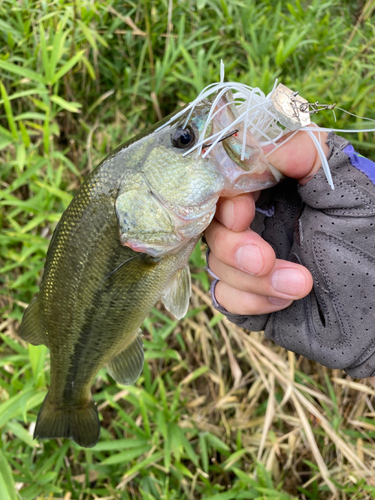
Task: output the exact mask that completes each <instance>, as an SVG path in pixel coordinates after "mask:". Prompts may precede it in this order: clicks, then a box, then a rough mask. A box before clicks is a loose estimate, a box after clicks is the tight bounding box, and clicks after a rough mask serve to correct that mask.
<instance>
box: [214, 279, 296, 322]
mask: <svg viewBox="0 0 375 500" xmlns="http://www.w3.org/2000/svg"><path fill="white" fill-rule="evenodd" d="M215 298H216V300H217V301H218V303H219V304H220V305H221V306H223V307H225V309H226V310H227V311H228V312H230V313H232V314H241V315H246V316H253V315H256V314H268V313H272V312H275V311H279V310H280V309H285V308H286V307H289V306H290V304H291V303H292V302H293V300H285V299H277V298H273V299H272V300H273V301H274V303H272V302H270V299H269V298H268V297H265V296H263V295H258V294H255V293H250V292H244V291H242V290H238V289H237V288H233V287H231V286H230V285H228V284H227V283H224V282H223V281H219V282H218V283H217V285H216V287H215Z"/></svg>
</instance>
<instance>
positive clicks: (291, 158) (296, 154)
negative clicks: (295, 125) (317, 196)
mask: <svg viewBox="0 0 375 500" xmlns="http://www.w3.org/2000/svg"><path fill="white" fill-rule="evenodd" d="M312 130H313V128H312ZM314 135H315V137H316V138H317V139H318V141H320V144H321V146H322V149H323V151H324V154H325V155H326V156H328V153H329V147H328V146H327V144H326V141H327V136H328V134H327V133H326V132H315V134H314ZM269 150H270V149H269V148H268V151H269ZM265 153H267V150H265ZM267 159H268V161H269V162H270V163H271V164H272V165H273V166H274V167H276V168H277V170H279V171H280V172H281V173H282V174H284V175H285V176H287V177H292V178H293V179H299V180H300V181H301V182H300V183H301V184H303V183H306V182H308V180H309V179H310V178H312V177H313V176H314V175H315V174H316V173H317V171H318V170H319V169H320V167H321V165H322V162H321V159H320V156H319V153H318V150H317V149H316V146H315V144H314V143H313V140H312V139H311V137H310V136H309V134H307V132H303V131H302V132H298V134H296V135H294V136H293V137H292V138H291V139H289V140H288V141H287V142H286V143H285V144H284V145H282V146H280V147H279V148H278V149H277V150H276V151H275V152H274V153H272V154H270V155H269V156H268V157H267Z"/></svg>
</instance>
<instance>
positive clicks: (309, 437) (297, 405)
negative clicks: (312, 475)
mask: <svg viewBox="0 0 375 500" xmlns="http://www.w3.org/2000/svg"><path fill="white" fill-rule="evenodd" d="M291 397H292V401H293V403H294V407H295V409H296V410H297V414H298V416H299V418H300V420H301V423H302V427H303V429H304V431H305V434H306V439H307V442H308V443H309V446H310V449H311V451H312V454H313V455H314V458H315V460H316V463H317V465H318V467H319V470H320V473H321V475H322V478H323V479H324V482H325V483H326V485H327V486H328V488H329V489H330V490H331V492H332V493H333V494H337V489H336V488H335V485H334V484H333V483H332V482H331V480H330V478H329V472H328V469H327V466H326V464H325V463H324V460H323V457H322V455H321V453H320V451H319V448H318V446H317V444H316V441H315V438H314V434H313V431H312V430H311V426H310V424H309V421H308V420H307V418H306V414H305V412H304V411H303V409H302V406H301V404H300V402H299V401H298V399H297V396H296V394H295V393H294V392H293V393H292V395H291Z"/></svg>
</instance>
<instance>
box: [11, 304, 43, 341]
mask: <svg viewBox="0 0 375 500" xmlns="http://www.w3.org/2000/svg"><path fill="white" fill-rule="evenodd" d="M18 335H19V336H20V337H21V339H22V340H24V341H25V342H29V344H33V345H40V344H44V345H47V341H46V340H47V338H46V335H45V332H44V328H43V325H42V316H41V313H40V308H39V301H38V295H37V296H36V297H34V298H33V300H32V301H31V302H30V304H29V307H28V308H27V309H26V311H25V313H24V315H23V318H22V323H21V326H20V329H19V330H18Z"/></svg>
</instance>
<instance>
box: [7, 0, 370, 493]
mask: <svg viewBox="0 0 375 500" xmlns="http://www.w3.org/2000/svg"><path fill="white" fill-rule="evenodd" d="M374 7H375V2H374V1H373V0H372V1H367V2H359V3H357V2H351V1H338V0H330V1H327V2H321V1H317V0H314V1H306V2H299V1H297V0H291V1H290V2H289V3H287V2H277V1H273V0H265V1H263V2H255V1H250V0H242V1H240V0H197V1H193V0H190V1H186V2H177V1H176V0H175V1H170V2H169V1H167V0H153V1H151V0H149V1H147V0H142V1H139V2H138V1H134V2H120V1H118V0H111V1H110V0H104V1H100V2H99V1H94V0H93V1H90V2H89V1H88V0H87V1H86V0H83V1H80V0H76V1H74V2H73V1H72V2H65V1H63V0H55V1H51V2H44V1H43V2H42V1H31V0H30V1H28V0H22V1H16V0H3V1H2V2H1V3H0V39H1V42H0V80H1V85H0V93H1V96H0V155H1V166H0V183H1V188H0V207H1V212H0V229H1V232H0V280H1V290H0V310H1V317H2V323H0V332H1V344H0V402H1V404H0V429H1V432H2V435H1V441H0V492H1V500H8V499H12V500H13V499H16V498H21V499H25V500H35V499H37V498H40V499H58V498H65V499H67V500H68V499H69V498H71V499H73V500H78V499H79V500H89V499H92V498H100V499H104V498H106V499H116V500H117V499H126V500H127V499H129V500H130V499H132V500H133V499H136V498H144V499H146V500H154V499H157V500H173V499H186V500H194V499H205V500H230V499H241V498H244V499H274V500H276V499H277V500H284V499H290V498H302V499H306V500H307V499H309V500H310V499H311V500H318V499H319V500H321V499H328V498H333V491H335V490H336V491H337V492H338V493H337V496H336V498H343V499H346V498H348V499H349V498H350V499H354V500H357V499H361V500H364V499H370V498H375V482H374V480H373V477H374V476H375V466H374V463H375V452H374V446H373V445H374V440H375V425H374V424H373V418H374V416H375V412H374V404H375V391H374V390H373V389H370V387H369V386H367V385H365V384H364V383H357V384H355V383H354V382H353V381H352V380H351V379H350V378H348V377H346V376H345V375H344V374H343V373H342V372H340V371H338V370H335V371H332V370H327V369H324V368H322V367H321V366H320V365H316V364H314V363H312V362H309V361H307V360H306V359H303V358H298V359H296V358H295V356H294V355H292V354H288V353H286V352H285V351H284V350H282V349H280V348H278V347H277V346H275V345H273V344H271V343H270V342H267V341H265V340H264V338H263V337H262V336H261V334H258V333H253V334H252V335H251V336H249V335H248V334H247V333H246V332H244V331H241V330H239V329H237V328H234V327H233V326H232V325H230V324H229V323H228V322H227V321H226V320H224V319H223V318H222V316H221V315H219V314H217V313H216V312H215V311H214V310H213V309H212V308H211V306H210V299H209V297H208V296H207V294H206V291H207V286H208V280H207V277H206V275H205V273H204V271H202V267H203V265H204V261H202V257H201V253H200V250H199V248H198V249H197V250H196V252H195V253H194V255H193V257H192V267H193V272H194V282H195V287H194V294H193V297H192V301H191V302H192V304H191V309H190V311H189V314H188V316H187V317H186V318H185V319H184V320H182V321H181V322H179V323H178V322H176V321H174V320H173V319H172V318H171V317H170V315H169V314H168V313H167V312H166V311H165V310H164V309H163V308H162V307H161V306H160V305H159V306H158V307H157V308H155V309H154V310H153V311H152V313H151V314H150V316H149V318H148V319H147V321H145V324H144V334H145V350H146V360H147V362H146V364H145V368H144V371H143V374H142V376H141V378H140V380H139V381H138V382H137V384H136V386H135V387H126V388H124V387H121V386H117V385H116V384H115V383H114V382H113V380H112V379H110V378H109V377H108V375H107V373H106V371H105V370H104V369H103V370H102V371H101V372H100V373H99V376H98V378H97V380H96V383H95V386H94V388H93V390H94V398H95V400H96V401H97V403H98V406H99V409H100V416H101V420H102V434H101V440H100V442H99V444H98V445H97V446H96V447H95V448H93V449H90V450H82V449H81V448H80V447H79V446H77V445H75V444H74V443H73V442H71V441H69V440H64V441H60V440H52V441H46V442H43V443H36V442H34V441H33V440H32V438H31V434H30V432H32V430H33V426H34V425H35V420H36V415H37V412H38V409H39V407H40V404H41V402H42V400H43V398H44V395H45V393H46V388H47V386H48V383H49V354H48V350H47V349H46V348H44V347H43V346H42V347H33V346H29V345H26V344H25V343H23V342H21V341H20V340H19V339H17V337H16V331H17V328H18V325H19V322H20V320H21V317H22V313H23V311H24V308H25V306H26V305H27V304H28V303H29V301H30V300H31V298H32V296H33V295H34V294H35V293H36V292H37V290H38V284H39V283H40V278H41V272H42V269H43V265H44V258H45V254H46V250H47V247H48V242H49V238H50V236H51V234H52V232H53V230H54V228H55V226H56V224H57V222H58V220H59V218H60V216H61V213H62V212H63V210H64V209H65V208H66V207H67V205H68V204H69V202H70V200H71V198H72V196H73V195H74V192H75V191H76V190H77V188H78V187H79V184H80V182H81V181H82V179H83V178H84V177H85V175H87V173H88V172H90V171H91V169H92V168H93V167H94V166H95V165H96V164H97V163H98V161H100V159H102V158H103V157H104V156H105V155H106V154H107V153H109V152H110V151H111V150H112V149H113V148H115V147H116V146H117V145H118V144H120V143H121V142H124V141H125V140H126V139H128V138H130V137H131V136H133V135H134V134H136V133H138V132H140V131H142V130H143V129H145V128H146V127H147V126H149V125H151V124H152V123H154V122H156V121H157V120H158V119H160V118H162V117H163V116H166V115H167V114H169V113H170V112H172V111H174V110H175V109H177V108H178V107H179V106H181V105H182V104H184V103H186V102H189V101H190V100H192V99H194V98H195V97H196V95H197V93H198V92H199V91H200V90H202V88H203V87H204V86H206V85H208V84H210V83H212V82H214V81H217V80H218V77H219V68H220V59H223V61H224V62H225V67H226V79H227V80H236V81H240V82H243V83H246V84H249V85H252V86H260V87H261V88H262V89H263V90H264V91H265V92H268V91H270V90H271V88H272V86H273V83H274V80H275V78H278V79H279V80H280V81H281V82H283V83H284V84H286V85H288V86H290V87H291V88H292V89H294V90H299V91H300V93H301V95H303V96H304V97H306V98H307V99H309V100H310V101H316V100H319V102H321V103H325V102H326V103H332V102H336V103H337V104H338V106H340V107H342V108H345V109H347V110H348V111H350V112H352V113H356V114H358V115H360V116H367V117H369V118H373V119H375V106H374V103H375V92H374V89H375V80H374V72H375V70H374V68H375V52H374V41H375V29H374V24H373V22H372V17H371V13H372V10H373V9H374ZM168 20H169V21H168ZM337 117H338V122H337V124H336V126H337V127H346V128H348V127H354V126H355V125H356V124H357V125H358V124H360V123H361V120H360V119H356V118H353V117H351V116H349V115H344V114H342V113H340V112H338V113H337ZM316 121H317V122H318V123H319V124H321V125H328V126H334V125H335V123H334V120H333V115H332V114H331V113H330V112H322V113H321V114H319V115H318V116H317V117H316ZM351 138H352V140H353V143H354V144H355V146H356V147H357V149H358V150H359V151H360V152H361V153H362V154H365V155H367V156H370V157H373V158H375V152H374V136H373V134H364V133H361V134H356V135H353V136H352V137H351ZM69 495H70V496H69Z"/></svg>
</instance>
